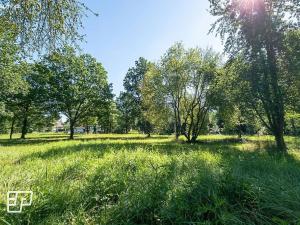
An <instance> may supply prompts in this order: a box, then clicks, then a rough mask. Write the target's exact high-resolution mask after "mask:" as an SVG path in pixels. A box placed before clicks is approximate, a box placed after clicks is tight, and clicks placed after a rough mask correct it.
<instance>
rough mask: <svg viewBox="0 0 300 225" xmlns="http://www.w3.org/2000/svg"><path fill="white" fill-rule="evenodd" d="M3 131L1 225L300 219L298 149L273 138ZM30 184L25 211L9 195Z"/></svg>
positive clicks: (0, 146)
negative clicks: (192, 140)
mask: <svg viewBox="0 0 300 225" xmlns="http://www.w3.org/2000/svg"><path fill="white" fill-rule="evenodd" d="M6 138H7V136H1V137H0V168H1V169H0V224H1V223H2V224H124V225H125V224H126V225H129V224H130V225H131V224H299V223H300V219H299V218H300V161H299V160H300V153H299V150H300V147H299V140H298V139H297V138H293V137H287V141H288V146H289V149H290V150H289V155H288V157H285V158H280V157H278V156H276V155H273V154H272V153H271V152H272V151H271V148H272V143H273V140H272V138H271V137H246V139H247V140H248V141H246V142H243V143H240V142H237V141H235V140H234V139H233V138H234V137H232V136H212V135H210V136H204V137H201V138H200V139H201V141H202V142H201V143H199V144H194V145H192V144H186V143H183V142H179V143H178V142H175V141H174V140H173V138H172V137H170V136H153V137H151V138H145V137H144V136H143V135H138V134H129V135H111V134H110V135H78V136H77V137H76V138H77V139H76V140H72V141H70V140H67V135H56V134H31V135H29V137H28V139H27V140H25V141H22V140H18V139H13V140H7V139H6ZM9 190H32V191H33V192H34V196H33V204H32V206H30V207H26V208H24V212H23V213H22V214H8V213H7V212H6V202H5V198H6V192H7V191H9Z"/></svg>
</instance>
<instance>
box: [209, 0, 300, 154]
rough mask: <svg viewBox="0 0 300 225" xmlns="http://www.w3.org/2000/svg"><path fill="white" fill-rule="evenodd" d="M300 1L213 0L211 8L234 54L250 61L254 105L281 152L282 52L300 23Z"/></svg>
mask: <svg viewBox="0 0 300 225" xmlns="http://www.w3.org/2000/svg"><path fill="white" fill-rule="evenodd" d="M299 8H300V4H299V2H297V1H293V0H288V1H286V0H278V1H271V0H250V1H249V0H219V1H215V0H210V12H211V14H212V15H214V16H218V17H219V18H218V20H217V21H216V23H215V24H214V25H213V26H212V30H216V31H217V33H218V34H219V35H220V36H221V38H222V39H225V51H226V52H228V53H229V54H230V57H231V58H234V57H237V56H241V55H242V57H244V59H245V61H246V62H247V63H248V64H249V65H250V67H249V70H248V72H247V73H246V74H247V76H246V77H245V79H246V80H247V81H248V82H249V83H250V87H251V96H252V98H251V99H252V107H253V109H254V110H255V111H256V113H257V115H258V117H259V118H260V120H261V121H262V123H263V124H264V125H265V126H266V127H267V128H268V129H269V130H270V131H271V132H272V134H273V135H274V136H275V140H276V144H277V147H278V148H277V149H278V151H279V152H285V151H286V145H285V142H284V137H283V132H284V113H285V110H284V108H285V103H284V94H285V93H284V89H283V87H282V86H281V78H282V77H281V74H280V69H279V58H280V57H279V56H280V55H281V54H282V53H283V50H282V49H283V48H282V46H283V40H284V35H285V34H286V33H287V32H288V31H290V30H292V29H297V28H298V27H299V17H298V18H297V12H299Z"/></svg>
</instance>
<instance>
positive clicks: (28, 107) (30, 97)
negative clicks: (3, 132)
mask: <svg viewBox="0 0 300 225" xmlns="http://www.w3.org/2000/svg"><path fill="white" fill-rule="evenodd" d="M17 68H18V69H19V73H20V74H21V77H22V80H23V88H24V90H23V91H21V92H9V93H7V94H6V96H5V104H6V109H7V110H8V111H9V112H11V128H10V138H11V137H12V134H13V131H14V125H15V123H16V121H20V123H21V138H22V139H24V138H25V136H26V134H27V133H28V130H29V127H30V125H32V124H34V123H36V122H37V121H39V120H42V119H43V118H44V117H45V116H46V114H47V107H46V105H45V101H46V93H45V89H44V86H45V84H46V82H47V80H46V79H45V76H40V73H39V70H38V66H37V65H36V64H26V63H23V64H21V65H19V66H17Z"/></svg>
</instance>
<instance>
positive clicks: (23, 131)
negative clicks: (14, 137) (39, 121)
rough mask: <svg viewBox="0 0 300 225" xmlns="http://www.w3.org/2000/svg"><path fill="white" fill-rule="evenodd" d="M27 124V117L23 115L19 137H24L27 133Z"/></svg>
mask: <svg viewBox="0 0 300 225" xmlns="http://www.w3.org/2000/svg"><path fill="white" fill-rule="evenodd" d="M27 126H28V118H27V116H26V115H25V117H24V119H23V124H22V131H21V139H25V136H26V134H27Z"/></svg>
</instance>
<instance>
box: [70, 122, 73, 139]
mask: <svg viewBox="0 0 300 225" xmlns="http://www.w3.org/2000/svg"><path fill="white" fill-rule="evenodd" d="M69 138H70V140H73V139H74V123H73V122H71V121H70V137H69Z"/></svg>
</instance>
